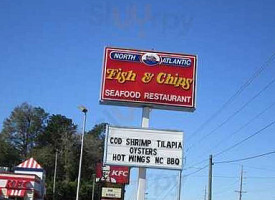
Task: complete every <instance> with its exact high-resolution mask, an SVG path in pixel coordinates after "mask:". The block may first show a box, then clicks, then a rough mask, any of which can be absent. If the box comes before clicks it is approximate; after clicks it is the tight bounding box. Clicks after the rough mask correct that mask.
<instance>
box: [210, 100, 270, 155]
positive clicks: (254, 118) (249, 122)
mask: <svg viewBox="0 0 275 200" xmlns="http://www.w3.org/2000/svg"><path fill="white" fill-rule="evenodd" d="M274 105H275V102H273V103H272V104H271V105H269V106H268V107H266V108H265V109H264V110H263V111H261V112H260V113H258V114H257V115H256V116H255V117H253V118H252V119H250V120H248V121H247V122H246V123H245V124H244V125H243V126H241V127H240V128H239V129H238V130H236V131H234V132H233V133H231V134H230V136H228V137H226V138H224V139H222V140H220V142H219V143H218V144H217V145H215V147H214V148H212V149H211V150H212V151H213V150H214V149H216V148H217V147H218V146H219V145H220V144H221V143H222V142H223V141H224V140H227V141H228V140H229V139H230V138H232V137H233V136H234V135H236V134H237V133H238V132H240V131H241V130H242V129H244V128H245V127H247V126H248V125H249V124H251V123H252V122H253V121H254V120H256V119H257V118H259V117H260V116H261V115H263V114H264V113H265V112H266V111H268V110H269V109H271V108H272V107H273V106H274Z"/></svg>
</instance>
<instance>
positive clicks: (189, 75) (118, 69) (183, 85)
mask: <svg viewBox="0 0 275 200" xmlns="http://www.w3.org/2000/svg"><path fill="white" fill-rule="evenodd" d="M196 63H197V57H196V56H195V55H188V54H181V53H167V52H157V51H143V50H133V49H121V48H111V47H106V48H105V52H104V64H103V74H102V89H101V97H100V102H101V103H102V104H111V105H125V106H137V107H143V106H149V107H152V108H159V109H169V110H185V111H194V110H195V93H196Z"/></svg>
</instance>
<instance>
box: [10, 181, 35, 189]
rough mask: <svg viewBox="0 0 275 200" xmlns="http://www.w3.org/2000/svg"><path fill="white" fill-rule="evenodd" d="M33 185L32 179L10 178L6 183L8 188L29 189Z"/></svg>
mask: <svg viewBox="0 0 275 200" xmlns="http://www.w3.org/2000/svg"><path fill="white" fill-rule="evenodd" d="M30 185H31V182H30V181H25V180H8V181H7V184H6V188H14V189H27V188H29V187H30Z"/></svg>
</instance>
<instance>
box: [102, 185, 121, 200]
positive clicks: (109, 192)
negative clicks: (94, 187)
mask: <svg viewBox="0 0 275 200" xmlns="http://www.w3.org/2000/svg"><path fill="white" fill-rule="evenodd" d="M101 196H102V197H106V198H121V188H108V187H102V195H101Z"/></svg>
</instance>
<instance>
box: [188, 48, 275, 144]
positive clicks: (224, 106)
mask: <svg viewBox="0 0 275 200" xmlns="http://www.w3.org/2000/svg"><path fill="white" fill-rule="evenodd" d="M274 59H275V53H273V54H272V55H271V56H270V57H269V58H268V59H267V60H266V61H265V62H264V64H263V65H261V66H260V68H259V69H257V70H256V71H255V72H254V73H253V74H252V76H251V77H250V78H249V79H248V80H247V81H246V82H245V83H244V84H243V85H241V87H240V88H239V89H238V90H237V91H236V92H235V93H234V94H233V95H232V96H231V97H229V99H228V100H227V101H226V102H225V103H224V104H223V105H222V106H221V107H220V108H219V109H218V110H217V111H216V112H215V113H213V114H212V115H211V116H210V117H209V118H208V119H207V120H206V121H205V122H204V123H202V124H201V125H200V126H199V128H197V130H195V131H194V132H193V133H192V136H191V137H190V139H192V138H193V137H194V135H196V134H197V133H199V132H200V131H201V130H203V128H204V127H205V126H206V125H207V124H209V123H210V121H212V120H213V119H214V118H215V117H217V116H218V115H219V114H220V113H221V112H222V111H223V110H224V109H225V108H226V107H227V106H228V105H230V104H231V103H232V102H233V101H234V100H235V99H236V98H237V97H238V96H239V95H240V94H241V93H242V92H243V91H244V90H245V89H246V88H247V87H248V86H249V85H250V84H251V83H252V82H253V81H254V80H255V79H256V78H257V77H258V76H259V75H260V74H261V73H262V72H263V71H264V70H265V68H266V67H268V66H269V65H270V64H271V62H272V61H273V60H274ZM190 139H189V140H190Z"/></svg>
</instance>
